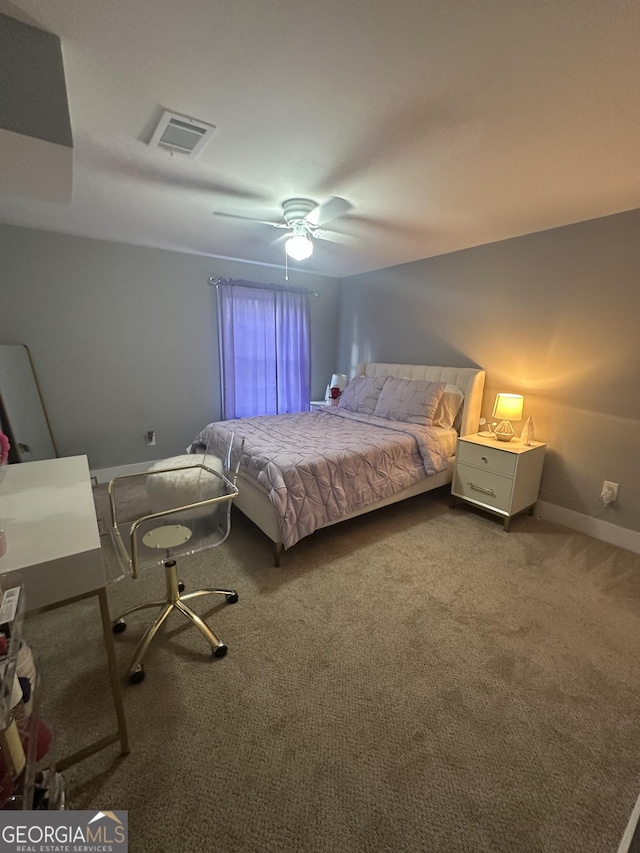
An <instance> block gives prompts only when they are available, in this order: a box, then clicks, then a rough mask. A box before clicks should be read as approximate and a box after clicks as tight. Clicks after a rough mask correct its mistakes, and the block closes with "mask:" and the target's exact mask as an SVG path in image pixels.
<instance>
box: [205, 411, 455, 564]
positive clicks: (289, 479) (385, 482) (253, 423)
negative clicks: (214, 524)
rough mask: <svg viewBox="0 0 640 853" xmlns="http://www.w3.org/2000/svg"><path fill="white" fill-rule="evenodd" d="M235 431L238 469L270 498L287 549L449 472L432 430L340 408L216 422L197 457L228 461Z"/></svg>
mask: <svg viewBox="0 0 640 853" xmlns="http://www.w3.org/2000/svg"><path fill="white" fill-rule="evenodd" d="M231 433H234V434H235V442H234V443H235V444H237V443H238V442H239V440H241V439H242V438H244V439H245V444H244V452H243V458H242V461H241V464H240V471H241V472H242V473H243V474H245V475H246V476H248V477H251V478H252V479H253V480H255V482H256V483H257V484H258V485H259V487H260V488H262V489H263V490H264V492H265V493H266V494H267V495H268V496H269V498H270V499H271V501H272V503H273V505H274V506H275V508H276V510H277V513H278V516H279V519H280V527H281V531H282V541H283V543H284V546H285V548H289V547H290V546H291V545H294V544H295V543H296V542H297V541H298V540H299V539H302V537H303V536H308V535H309V534H310V533H313V531H314V530H317V529H318V528H319V527H323V526H324V525H326V524H328V523H330V522H332V521H337V520H339V519H340V518H342V517H343V516H345V515H347V514H349V513H350V512H354V511H355V510H358V509H362V508H364V507H366V506H370V505H371V504H374V503H377V502H378V501H381V500H383V499H385V498H387V497H390V496H391V495H393V494H395V493H396V492H399V491H401V490H402V489H405V488H407V487H408V486H411V485H413V484H414V483H417V482H418V481H419V480H421V479H423V478H424V477H426V476H429V475H430V474H435V473H437V472H440V471H444V470H445V469H446V468H447V457H446V455H445V452H444V450H443V448H442V445H441V444H440V441H439V439H438V436H437V434H436V432H435V431H434V430H433V429H432V428H431V427H426V426H418V425H416V424H407V423H402V422H400V421H389V420H386V419H384V418H376V417H373V416H368V415H360V414H354V413H352V412H347V411H346V410H345V409H341V408H338V407H335V408H334V407H329V408H327V410H326V411H322V412H300V413H298V414H291V415H271V416H264V417H257V418H238V419H237V420H231V421H219V422H217V423H212V424H209V425H208V426H207V427H205V429H204V430H202V432H201V433H200V434H199V435H198V436H197V438H196V440H195V441H194V443H193V446H192V452H199V453H201V452H203V450H206V451H207V452H209V453H213V454H215V455H217V456H222V457H224V456H225V454H226V450H227V447H228V445H229V440H230V437H231Z"/></svg>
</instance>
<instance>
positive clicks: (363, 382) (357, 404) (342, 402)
mask: <svg viewBox="0 0 640 853" xmlns="http://www.w3.org/2000/svg"><path fill="white" fill-rule="evenodd" d="M386 379H387V377H386V376H355V377H354V378H353V379H352V380H351V382H349V384H348V385H347V387H346V388H345V389H344V391H343V392H342V394H341V395H340V397H339V399H338V406H339V407H340V408H342V409H346V410H347V411H348V412H360V413H361V414H363V415H372V414H373V411H374V409H375V407H376V403H377V402H378V397H379V396H380V391H381V390H382V386H383V385H384V383H385V382H386Z"/></svg>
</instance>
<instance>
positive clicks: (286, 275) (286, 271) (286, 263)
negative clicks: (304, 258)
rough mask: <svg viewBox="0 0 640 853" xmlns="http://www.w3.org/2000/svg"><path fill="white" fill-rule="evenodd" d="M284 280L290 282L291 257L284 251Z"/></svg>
mask: <svg viewBox="0 0 640 853" xmlns="http://www.w3.org/2000/svg"><path fill="white" fill-rule="evenodd" d="M284 280H285V281H289V255H288V254H287V250H286V249H285V251H284Z"/></svg>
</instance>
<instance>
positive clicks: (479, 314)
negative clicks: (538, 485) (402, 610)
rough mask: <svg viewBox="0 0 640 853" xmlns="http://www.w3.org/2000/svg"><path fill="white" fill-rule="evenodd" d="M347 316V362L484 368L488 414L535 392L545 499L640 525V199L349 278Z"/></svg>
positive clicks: (343, 349) (343, 348) (530, 407)
mask: <svg viewBox="0 0 640 853" xmlns="http://www.w3.org/2000/svg"><path fill="white" fill-rule="evenodd" d="M340 317H341V325H340V338H339V349H338V359H337V368H339V369H340V370H341V371H342V372H353V370H354V369H355V366H356V365H357V363H358V362H360V361H392V362H394V361H401V362H408V363H418V364H452V365H459V366H481V367H483V368H484V369H485V370H486V371H487V385H486V389H485V398H484V399H485V403H484V411H483V414H484V415H485V416H486V417H490V416H491V409H492V406H493V401H494V399H495V394H496V392H498V391H510V392H517V393H523V394H524V395H525V417H526V416H528V415H532V416H533V419H534V423H535V428H536V436H537V437H538V438H539V439H540V440H543V441H546V442H547V443H548V449H547V459H546V463H545V469H544V474H543V480H542V491H541V498H542V499H544V500H547V501H550V502H551V503H555V504H559V505H560V506H563V507H566V508H568V509H572V510H575V511H577V512H581V513H585V514H587V515H592V516H596V515H598V516H599V517H600V518H601V519H603V520H605V521H609V522H611V523H613V524H617V525H620V526H622V527H626V528H629V529H631V530H636V531H640V487H639V485H638V482H639V479H640V346H639V344H638V325H639V323H640V210H635V211H631V212H629V213H623V214H618V215H616V216H610V217H606V218H603V219H597V220H592V221H590V222H584V223H580V224H578V225H572V226H568V227H566V228H558V229H555V230H552V231H545V232H541V233H538V234H531V235H528V236H526V237H519V238H516V239H513V240H506V241H503V242H500V243H493V244H491V245H487V246H481V247H478V248H474V249H468V250H466V251H462V252H456V253H453V254H449V255H442V256H440V257H436V258H431V259H428V260H422V261H416V262H415V263H411V264H404V265H402V266H397V267H392V268H389V269H386V270H378V271H376V272H372V273H367V274H363V275H359V276H353V277H350V278H347V279H344V280H343V281H342V283H341V314H340ZM519 426H521V424H520V425H518V424H516V428H517V429H518V427H519ZM605 479H607V480H613V481H614V482H617V483H620V494H619V501H618V503H617V504H613V505H611V506H609V507H606V508H605V507H604V506H603V504H602V503H601V502H600V501H599V495H600V490H601V486H602V481H603V480H605Z"/></svg>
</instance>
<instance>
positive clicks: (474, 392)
mask: <svg viewBox="0 0 640 853" xmlns="http://www.w3.org/2000/svg"><path fill="white" fill-rule="evenodd" d="M357 375H358V376H395V377H398V378H402V379H426V380H428V381H429V382H449V383H451V384H452V385H457V386H458V388H459V389H460V390H461V391H462V393H463V394H464V403H463V409H462V423H461V426H460V435H470V434H471V433H474V432H477V431H478V421H479V420H480V409H481V407H482V393H483V390H484V377H485V373H484V370H478V369H476V368H474V367H433V366H429V365H426V364H384V363H383V362H380V361H368V362H366V363H365V364H359V365H358V370H357Z"/></svg>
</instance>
